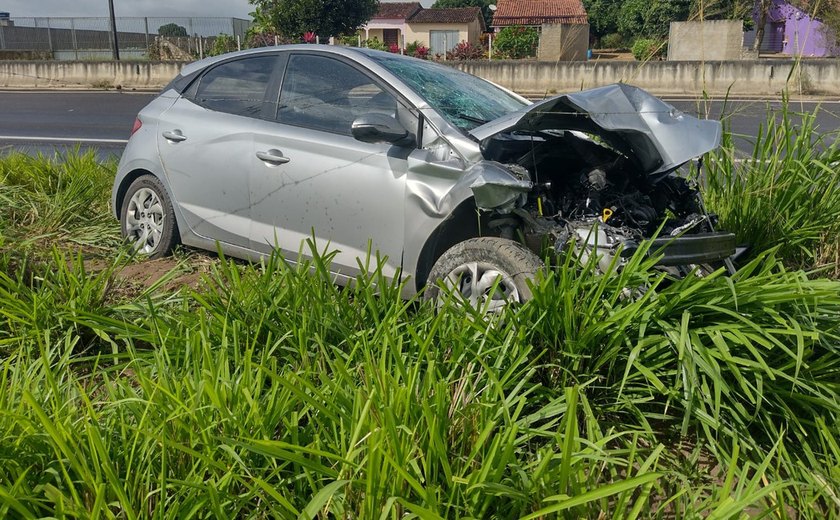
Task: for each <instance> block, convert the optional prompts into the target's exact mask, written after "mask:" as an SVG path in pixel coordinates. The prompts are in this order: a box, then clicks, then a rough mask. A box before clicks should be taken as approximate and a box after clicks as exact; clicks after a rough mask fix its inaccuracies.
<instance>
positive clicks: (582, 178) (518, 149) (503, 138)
mask: <svg viewBox="0 0 840 520" xmlns="http://www.w3.org/2000/svg"><path fill="white" fill-rule="evenodd" d="M472 133H473V135H474V136H475V137H476V138H478V139H479V140H480V142H481V144H482V154H483V155H484V157H485V160H484V161H482V162H481V163H479V164H477V165H476V167H475V168H474V172H473V175H474V177H475V179H474V181H473V182H472V184H471V188H472V191H473V194H474V197H475V201H476V205H477V206H478V207H479V208H480V209H483V210H488V211H490V212H492V215H493V216H492V218H491V227H494V228H496V229H498V230H499V232H500V233H501V234H502V236H506V235H507V236H510V237H511V238H513V236H514V235H516V234H521V236H523V237H524V239H525V242H526V244H527V245H528V246H529V247H531V249H533V250H535V251H538V252H540V253H542V252H543V251H544V250H545V248H546V247H551V248H553V249H554V250H555V251H556V252H558V253H560V252H562V251H564V250H566V249H567V248H569V247H572V248H575V250H577V251H578V252H580V254H581V260H582V261H588V259H589V258H590V257H591V256H592V255H595V256H596V258H597V262H598V264H599V266H600V267H601V268H602V270H605V271H606V270H607V269H608V268H609V266H610V264H612V263H613V262H614V261H616V257H618V258H617V260H618V261H619V262H621V261H623V259H624V258H626V257H629V256H631V255H633V254H634V253H635V252H636V251H637V250H638V249H639V248H640V247H642V245H645V246H649V248H648V251H649V253H650V254H653V255H656V257H657V258H658V261H657V263H658V265H660V266H662V268H664V269H670V270H673V271H675V272H676V274H681V273H684V272H687V270H690V269H692V268H693V267H694V266H702V265H713V264H717V263H720V262H726V261H727V260H728V259H729V258H731V257H732V256H733V254H734V253H735V249H736V242H735V236H734V235H733V234H732V233H728V232H722V231H717V230H716V229H715V224H716V222H715V217H714V216H713V215H710V214H709V213H707V212H706V210H705V208H704V206H703V202H702V199H701V197H700V194H699V192H698V190H697V188H696V186H695V185H694V184H693V183H691V182H690V181H689V180H687V179H685V178H684V177H682V176H680V175H679V174H678V173H677V169H678V168H680V167H681V166H683V165H684V164H686V163H687V162H689V161H691V160H692V159H697V158H701V157H702V156H703V155H704V154H705V153H707V152H709V151H711V150H714V149H715V148H717V147H718V146H719V145H720V138H721V125H720V123H719V122H717V121H708V120H700V119H697V118H694V117H691V116H688V115H686V114H683V113H681V112H679V111H677V110H676V109H674V108H673V107H672V106H670V105H668V104H666V103H664V102H663V101H662V100H660V99H658V98H656V97H654V96H652V95H650V94H648V93H647V92H645V91H643V90H641V89H638V88H636V87H631V86H628V85H623V84H620V85H612V86H608V87H602V88H598V89H593V90H589V91H584V92H579V93H575V94H569V95H564V96H558V97H555V98H552V99H549V100H546V101H543V102H541V103H537V104H535V105H532V106H530V107H527V108H526V109H524V110H522V111H521V112H517V113H515V114H511V115H510V116H506V117H505V118H502V119H500V120H497V121H494V122H491V123H488V124H486V125H483V126H481V127H479V128H477V129H475V130H474V131H473V132H472ZM654 237H656V238H654Z"/></svg>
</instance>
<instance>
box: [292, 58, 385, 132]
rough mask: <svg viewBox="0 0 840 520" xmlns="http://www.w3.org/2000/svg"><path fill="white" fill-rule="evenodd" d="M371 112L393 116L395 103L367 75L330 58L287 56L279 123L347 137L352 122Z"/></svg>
mask: <svg viewBox="0 0 840 520" xmlns="http://www.w3.org/2000/svg"><path fill="white" fill-rule="evenodd" d="M372 113H377V114H386V115H390V116H392V117H397V100H396V99H395V98H394V96H392V95H391V94H390V93H389V92H387V91H385V90H383V89H382V88H381V87H380V86H379V85H377V84H376V83H375V82H374V81H373V80H372V79H371V78H370V77H369V76H367V75H366V74H364V73H362V72H360V71H358V70H356V69H355V68H353V67H351V66H349V65H347V64H346V63H343V62H341V61H339V60H335V59H332V58H326V57H323V56H312V55H306V54H297V55H292V56H290V57H289V65H288V67H287V68H286V74H285V76H284V79H283V87H282V88H281V89H280V104H279V107H278V110H277V120H278V121H279V122H281V123H285V124H290V125H295V126H302V127H306V128H311V129H314V130H323V131H326V132H333V133H337V134H343V135H351V134H350V126H351V125H352V123H353V121H354V120H355V119H356V118H357V117H359V116H361V115H364V114H372Z"/></svg>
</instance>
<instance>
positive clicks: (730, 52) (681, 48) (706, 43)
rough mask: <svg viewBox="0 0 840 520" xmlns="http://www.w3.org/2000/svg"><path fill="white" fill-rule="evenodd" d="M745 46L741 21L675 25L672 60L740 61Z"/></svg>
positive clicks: (670, 58)
mask: <svg viewBox="0 0 840 520" xmlns="http://www.w3.org/2000/svg"><path fill="white" fill-rule="evenodd" d="M743 46H744V26H743V23H742V22H741V21H740V20H734V21H731V20H712V21H708V20H707V21H703V22H671V32H670V36H669V38H668V61H702V60H715V61H721V60H738V59H741V57H742V56H741V50H742V48H743Z"/></svg>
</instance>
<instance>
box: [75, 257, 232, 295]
mask: <svg viewBox="0 0 840 520" xmlns="http://www.w3.org/2000/svg"><path fill="white" fill-rule="evenodd" d="M184 252H186V255H184ZM216 261H217V258H216V256H215V255H211V254H206V253H203V252H198V251H191V250H190V251H183V250H182V251H181V252H180V254H177V255H176V256H168V257H165V258H157V259H155V260H147V259H140V258H138V259H136V260H134V261H133V262H132V263H130V264H128V265H125V266H123V267H122V268H120V269H118V270H117V271H116V272H115V273H114V287H113V289H112V290H113V292H114V293H115V294H114V295H115V296H116V297H117V298H119V299H133V298H134V297H136V296H138V295H139V294H140V293H142V292H144V291H146V290H148V289H150V288H152V287H155V286H157V287H158V289H160V291H161V292H175V291H177V290H180V289H184V288H190V289H199V288H200V287H201V285H202V277H203V276H204V275H205V274H207V273H209V272H210V268H211V267H212V266H213V264H215V263H216ZM110 265H111V264H110V262H109V260H104V259H96V258H92V259H88V260H85V269H87V270H88V271H90V272H98V271H101V270H103V269H107V268H108V267H110Z"/></svg>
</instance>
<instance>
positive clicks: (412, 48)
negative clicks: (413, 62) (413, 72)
mask: <svg viewBox="0 0 840 520" xmlns="http://www.w3.org/2000/svg"><path fill="white" fill-rule="evenodd" d="M405 53H406V54H407V55H408V56H413V57H415V58H420V59H421V60H428V59H429V48H428V47H426V46H425V45H423V44H422V43H420V42H418V41H417V40H415V41H413V42H411V43H409V44H408V45H406V46H405Z"/></svg>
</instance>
